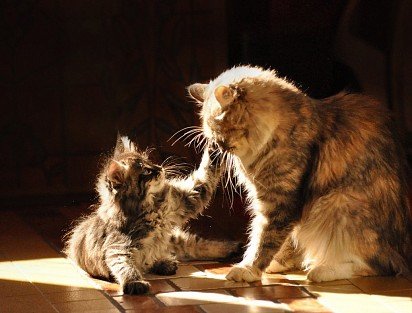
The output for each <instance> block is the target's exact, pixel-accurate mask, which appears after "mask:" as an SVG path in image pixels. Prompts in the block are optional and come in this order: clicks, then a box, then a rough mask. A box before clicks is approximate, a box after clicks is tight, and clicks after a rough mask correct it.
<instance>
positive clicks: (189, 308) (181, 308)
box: [126, 305, 203, 313]
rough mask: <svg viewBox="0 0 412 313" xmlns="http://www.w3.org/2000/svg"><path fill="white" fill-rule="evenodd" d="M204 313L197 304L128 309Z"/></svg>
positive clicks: (151, 312)
mask: <svg viewBox="0 0 412 313" xmlns="http://www.w3.org/2000/svg"><path fill="white" fill-rule="evenodd" d="M132 312H133V313H134V312H136V313H201V312H202V313H203V311H200V309H199V308H198V307H197V306H194V305H185V306H168V307H163V308H158V309H156V311H154V312H153V310H151V309H137V310H127V311H126V313H132Z"/></svg>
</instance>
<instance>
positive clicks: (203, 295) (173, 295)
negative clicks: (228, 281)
mask: <svg viewBox="0 0 412 313" xmlns="http://www.w3.org/2000/svg"><path fill="white" fill-rule="evenodd" d="M156 298H157V299H158V300H159V301H161V302H163V303H164V304H165V305H167V306H178V305H194V304H206V303H216V302H229V301H231V300H232V298H233V296H231V295H229V293H228V292H227V291H225V290H213V291H209V292H206V291H176V292H168V293H159V294H157V295H156Z"/></svg>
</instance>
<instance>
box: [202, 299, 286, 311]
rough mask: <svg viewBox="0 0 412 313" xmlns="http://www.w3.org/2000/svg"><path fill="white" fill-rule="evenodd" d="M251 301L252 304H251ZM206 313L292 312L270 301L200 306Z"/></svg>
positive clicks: (283, 305)
mask: <svg viewBox="0 0 412 313" xmlns="http://www.w3.org/2000/svg"><path fill="white" fill-rule="evenodd" d="M252 301H253V302H252ZM200 307H201V309H202V310H203V311H205V312H206V313H222V312H225V313H274V312H292V311H291V310H290V309H289V308H288V307H287V306H286V305H285V304H283V303H281V304H278V303H274V302H271V301H262V300H249V301H239V302H238V303H231V304H229V303H218V304H205V305H201V306H200Z"/></svg>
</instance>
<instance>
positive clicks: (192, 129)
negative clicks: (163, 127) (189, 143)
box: [167, 126, 202, 146]
mask: <svg viewBox="0 0 412 313" xmlns="http://www.w3.org/2000/svg"><path fill="white" fill-rule="evenodd" d="M182 132H183V134H181V133H182ZM180 134H181V135H180ZM197 134H202V130H201V129H200V127H199V126H189V127H185V128H183V129H181V130H179V131H177V132H176V133H175V134H173V135H172V137H170V138H169V139H168V140H167V141H170V140H172V139H173V138H174V137H175V136H177V135H180V136H179V137H178V138H177V139H176V140H175V141H173V143H172V144H171V145H172V146H173V145H175V144H176V143H177V142H178V141H185V140H187V138H189V137H190V136H194V135H197Z"/></svg>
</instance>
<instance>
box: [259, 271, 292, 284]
mask: <svg viewBox="0 0 412 313" xmlns="http://www.w3.org/2000/svg"><path fill="white" fill-rule="evenodd" d="M274 284H286V285H295V286H297V285H298V283H297V282H295V281H291V280H288V279H286V277H285V276H284V275H282V274H267V273H264V274H263V275H262V279H261V280H259V281H255V282H253V283H251V285H252V286H267V285H274Z"/></svg>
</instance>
